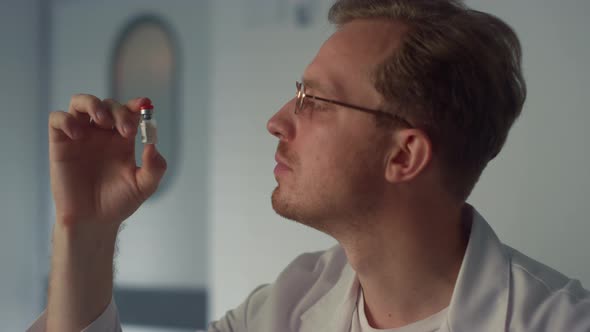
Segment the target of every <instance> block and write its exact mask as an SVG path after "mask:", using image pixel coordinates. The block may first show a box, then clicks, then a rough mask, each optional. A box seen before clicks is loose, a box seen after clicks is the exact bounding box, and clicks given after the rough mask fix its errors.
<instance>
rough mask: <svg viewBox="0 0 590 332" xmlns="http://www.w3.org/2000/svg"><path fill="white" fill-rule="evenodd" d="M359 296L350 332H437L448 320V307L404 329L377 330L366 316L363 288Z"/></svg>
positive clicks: (360, 289)
mask: <svg viewBox="0 0 590 332" xmlns="http://www.w3.org/2000/svg"><path fill="white" fill-rule="evenodd" d="M358 294H359V295H358V300H357V302H356V308H355V309H354V312H353V314H352V324H351V326H350V332H436V331H438V329H439V328H440V327H441V326H442V325H443V321H444V320H445V319H446V318H447V311H448V307H447V308H444V309H443V310H441V311H439V312H437V313H435V314H434V315H432V316H430V317H427V318H424V319H422V320H419V321H417V322H414V323H412V324H409V325H406V326H403V327H399V328H393V329H376V328H374V327H372V326H371V325H370V324H369V320H368V319H367V316H366V314H365V297H364V294H363V289H362V287H359V291H358Z"/></svg>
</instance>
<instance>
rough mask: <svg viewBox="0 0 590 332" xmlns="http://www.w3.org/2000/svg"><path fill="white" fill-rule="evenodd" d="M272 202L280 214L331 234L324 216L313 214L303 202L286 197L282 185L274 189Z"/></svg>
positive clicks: (274, 208)
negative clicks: (298, 202)
mask: <svg viewBox="0 0 590 332" xmlns="http://www.w3.org/2000/svg"><path fill="white" fill-rule="evenodd" d="M271 202H272V208H273V210H275V212H276V213H277V214H278V215H279V216H281V217H283V218H285V219H289V220H292V221H295V222H297V223H299V224H302V225H306V226H309V227H311V228H314V229H317V230H319V231H321V232H323V233H327V234H329V232H328V229H327V228H328V227H327V226H328V225H327V223H325V222H323V221H322V220H323V219H322V218H320V217H319V216H313V214H312V213H310V211H309V208H305V206H303V204H301V202H300V204H296V203H297V202H296V201H294V200H293V199H289V197H285V195H284V193H283V192H281V188H280V187H277V188H275V190H274V191H273V193H272V197H271Z"/></svg>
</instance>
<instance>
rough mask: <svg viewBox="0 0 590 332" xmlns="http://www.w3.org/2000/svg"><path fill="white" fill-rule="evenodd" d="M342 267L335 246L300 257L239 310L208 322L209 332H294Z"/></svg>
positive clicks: (340, 254) (342, 259) (343, 262)
mask: <svg viewBox="0 0 590 332" xmlns="http://www.w3.org/2000/svg"><path fill="white" fill-rule="evenodd" d="M345 265H346V256H345V255H344V252H343V250H342V249H341V248H340V247H339V246H335V247H333V248H331V249H329V250H325V251H319V252H313V253H305V254H302V255H300V256H298V257H297V258H295V260H293V261H292V262H291V263H290V264H289V265H288V266H287V267H286V268H285V269H284V270H283V271H282V272H281V273H280V274H279V276H278V277H277V279H276V280H275V282H274V283H272V284H268V285H262V286H259V287H258V288H256V289H255V290H254V291H253V292H252V293H250V295H249V296H248V297H247V298H246V300H245V301H244V302H243V303H242V304H241V305H240V306H239V307H237V308H235V309H234V310H231V311H228V312H227V313H226V315H225V316H224V317H222V318H221V319H220V320H218V321H216V322H213V323H211V325H210V327H209V331H214V332H218V331H219V332H238V331H239V332H242V331H257V332H262V331H277V329H280V330H282V331H296V330H298V329H299V326H300V324H301V323H300V319H301V316H302V315H303V313H305V311H306V310H307V309H309V308H310V307H311V306H312V305H313V304H315V303H316V302H317V301H318V300H319V299H320V298H321V297H322V296H323V295H324V294H326V293H327V292H328V291H329V290H330V289H331V288H332V287H333V286H334V284H336V282H337V281H338V279H339V278H340V274H341V272H342V270H343V268H344V266H345Z"/></svg>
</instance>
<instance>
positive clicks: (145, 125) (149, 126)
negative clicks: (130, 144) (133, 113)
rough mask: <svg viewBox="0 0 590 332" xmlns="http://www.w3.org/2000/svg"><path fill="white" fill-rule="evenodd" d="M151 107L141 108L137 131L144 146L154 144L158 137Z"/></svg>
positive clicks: (144, 106)
mask: <svg viewBox="0 0 590 332" xmlns="http://www.w3.org/2000/svg"><path fill="white" fill-rule="evenodd" d="M153 114H154V113H153V106H152V105H151V104H150V105H142V106H141V121H140V123H139V129H140V132H141V142H142V143H144V144H156V143H157V141H158V135H157V131H156V119H154V118H153Z"/></svg>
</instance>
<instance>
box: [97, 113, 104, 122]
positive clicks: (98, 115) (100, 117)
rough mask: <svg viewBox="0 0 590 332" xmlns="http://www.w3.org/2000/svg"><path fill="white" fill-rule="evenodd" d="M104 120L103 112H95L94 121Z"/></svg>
mask: <svg viewBox="0 0 590 332" xmlns="http://www.w3.org/2000/svg"><path fill="white" fill-rule="evenodd" d="M103 118H104V111H96V119H97V120H102V119H103Z"/></svg>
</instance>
